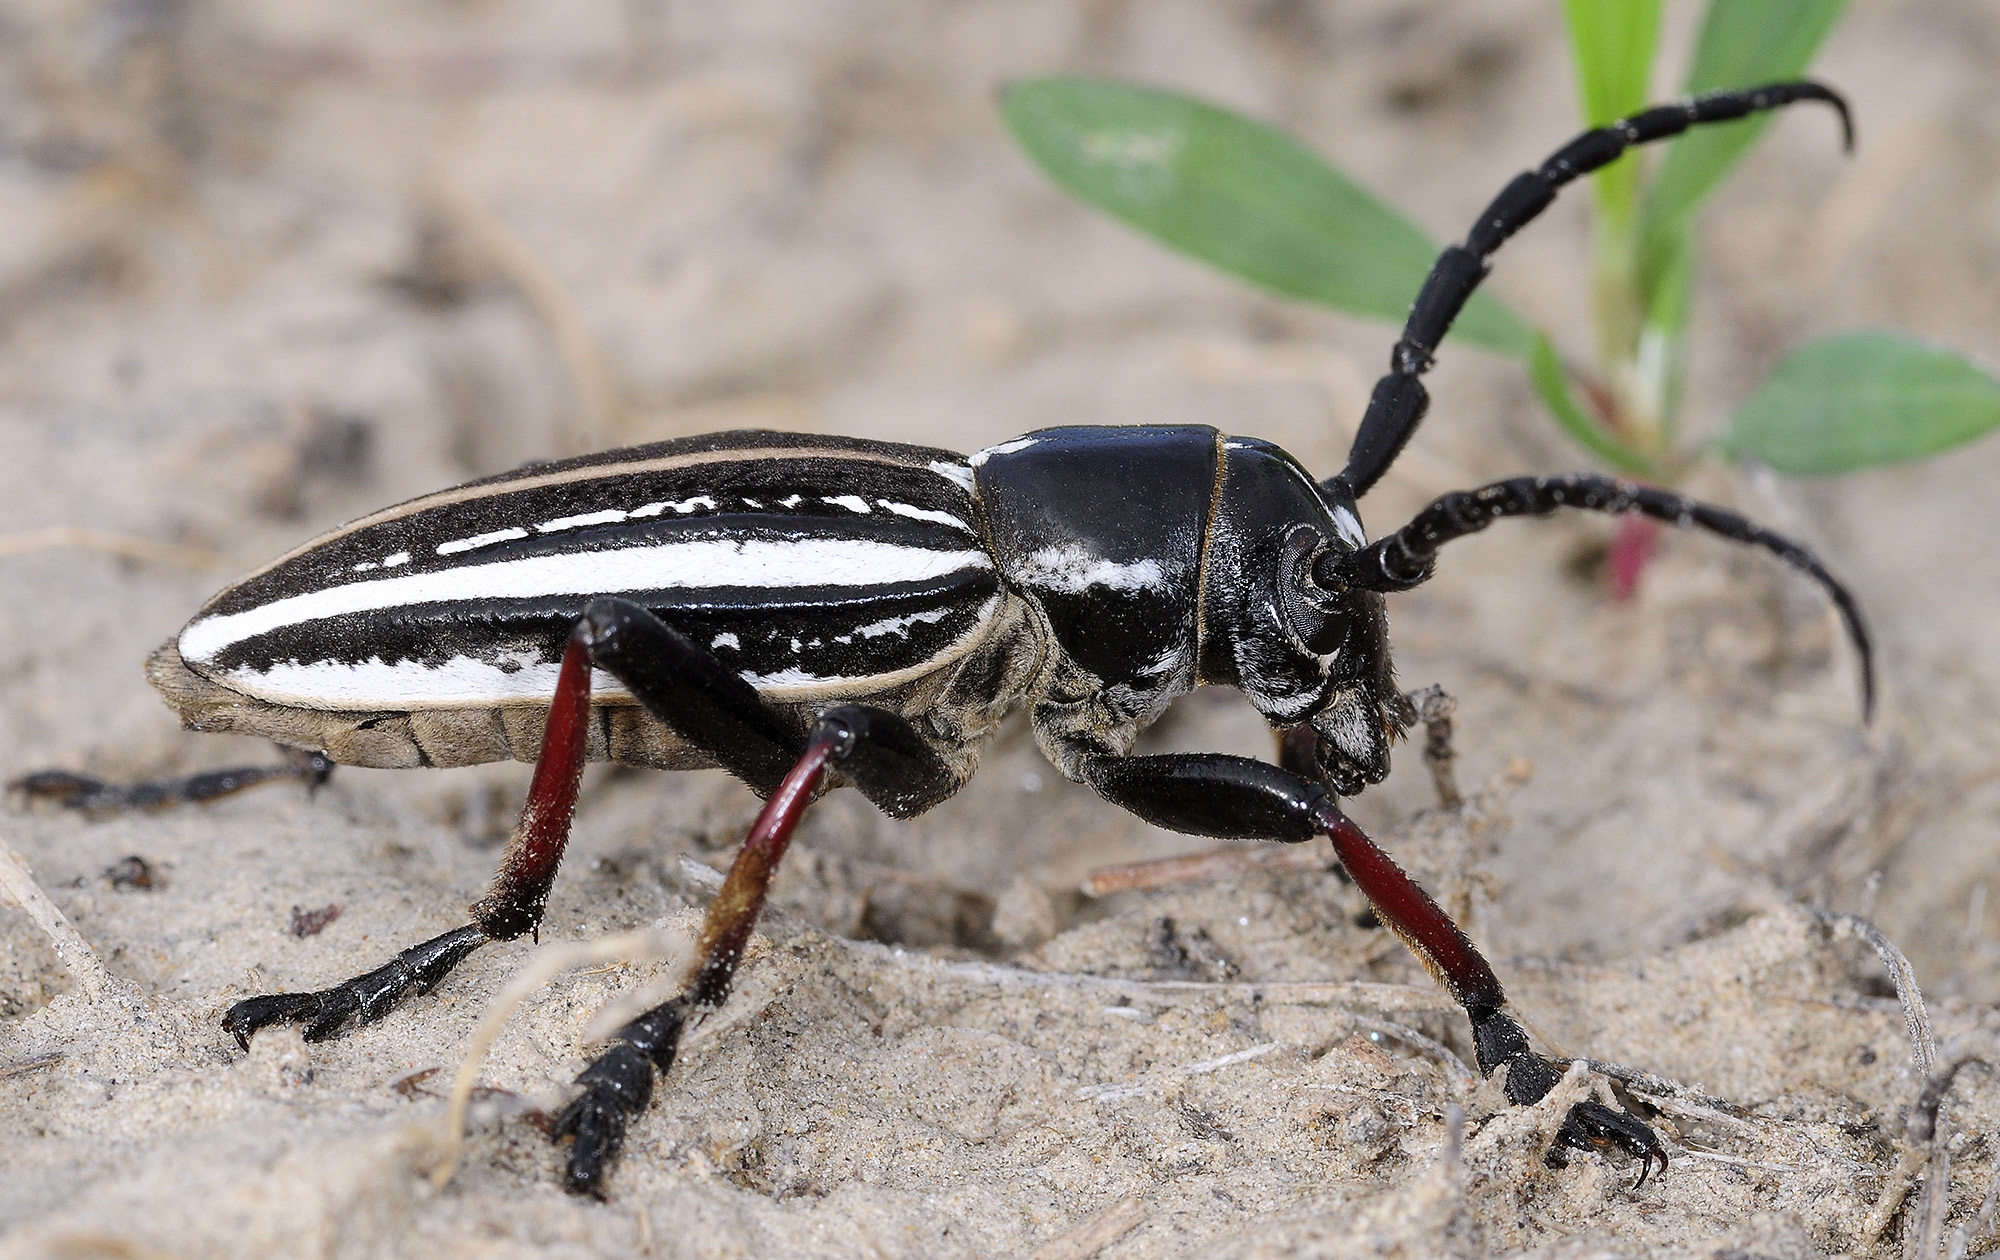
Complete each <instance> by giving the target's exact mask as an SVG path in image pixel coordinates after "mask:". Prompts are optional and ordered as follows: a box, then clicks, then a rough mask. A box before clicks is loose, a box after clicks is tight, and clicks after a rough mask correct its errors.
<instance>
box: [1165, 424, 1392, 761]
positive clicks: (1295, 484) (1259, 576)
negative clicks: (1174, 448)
mask: <svg viewBox="0 0 2000 1260" xmlns="http://www.w3.org/2000/svg"><path fill="white" fill-rule="evenodd" d="M1366 541H1367V540H1366V537H1365V536H1364V535H1363V534H1362V532H1361V521H1360V518H1359V517H1358V516H1357V515H1356V514H1355V511H1354V501H1353V498H1352V496H1350V495H1348V494H1346V493H1345V492H1344V491H1343V490H1341V489H1340V488H1339V486H1338V485H1337V484H1336V485H1335V486H1333V487H1332V488H1331V489H1330V490H1328V489H1322V488H1321V487H1320V486H1318V485H1316V484H1315V483H1314V482H1313V480H1312V478H1311V477H1310V476H1308V475H1307V473H1306V471H1305V470H1304V469H1303V468H1301V467H1300V466H1299V464H1298V463H1297V461H1295V460H1293V459H1292V457H1291V456H1289V455H1287V454H1285V452H1284V451H1282V450H1280V449H1278V448H1277V447H1275V446H1273V445H1271V444H1270V443H1268V442H1261V441H1257V440H1254V439H1248V438H1230V439H1228V441H1227V442H1226V443H1225V444H1224V448H1223V468H1222V477H1221V486H1220V491H1219V494H1218V497H1217V500H1216V504H1215V509H1214V513H1213V516H1212V518H1211V524H1210V530H1209V537H1208V548H1207V556H1206V565H1205V568H1206V574H1205V581H1204V583H1203V613H1202V657H1201V669H1202V680H1203V681H1204V682H1214V683H1225V684H1228V685H1230V686H1234V687H1236V688H1237V689H1238V690H1240V691H1242V692H1243V694H1244V695H1245V696H1247V697H1248V698H1249V699H1250V702H1251V703H1252V704H1254V705H1256V706H1257V709H1258V711H1259V712H1261V713H1262V714H1263V715H1264V717H1265V719H1266V720H1268V721H1269V722H1270V723H1271V725H1272V726H1273V727H1276V728H1278V729H1280V730H1286V729H1291V728H1295V727H1300V726H1311V727H1312V729H1313V731H1314V732H1315V733H1316V734H1317V736H1318V743H1317V749H1318V754H1317V755H1318V760H1319V764H1320V768H1321V769H1322V770H1323V771H1324V772H1325V773H1326V776H1327V778H1328V779H1329V781H1331V783H1332V784H1333V786H1334V789H1335V790H1336V791H1337V792H1339V793H1340V794H1341V795H1343V796H1352V795H1354V794H1355V793H1357V792H1359V791H1360V790H1361V789H1362V788H1363V787H1365V786H1366V785H1368V784H1370V783H1379V782H1381V781H1382V779H1383V778H1384V777H1386V776H1387V775H1388V773H1389V745H1390V743H1391V741H1393V740H1395V739H1396V738H1398V737H1400V736H1401V734H1402V732H1403V708H1404V706H1403V703H1402V696H1401V693H1400V692H1398V691H1397V689H1396V682H1395V671H1394V667H1393V666H1392V664H1391V662H1390V658H1389V641H1388V620H1387V618H1386V616H1385V614H1384V611H1383V604H1382V596H1381V595H1379V594H1377V593H1375V592H1373V591H1361V590H1355V589H1352V588H1349V587H1345V586H1340V587H1328V586H1325V585H1322V584H1321V583H1320V581H1319V580H1318V579H1317V578H1316V577H1315V576H1314V570H1315V566H1316V565H1317V564H1318V562H1319V561H1320V560H1321V559H1322V558H1323V557H1325V556H1327V555H1328V554H1329V553H1332V554H1333V555H1342V554H1346V553H1347V552H1351V551H1354V550H1356V549H1358V548H1360V547H1361V546H1363V545H1364V544H1365V543H1366ZM1319 567H1320V569H1321V571H1322V572H1324V571H1325V570H1326V569H1327V568H1330V567H1331V566H1319Z"/></svg>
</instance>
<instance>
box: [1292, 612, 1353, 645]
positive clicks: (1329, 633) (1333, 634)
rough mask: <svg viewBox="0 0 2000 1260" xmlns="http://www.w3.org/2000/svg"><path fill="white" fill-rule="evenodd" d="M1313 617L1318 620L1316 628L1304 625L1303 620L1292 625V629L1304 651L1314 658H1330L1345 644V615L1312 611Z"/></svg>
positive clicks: (1343, 613)
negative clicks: (1304, 646) (1303, 646)
mask: <svg viewBox="0 0 2000 1260" xmlns="http://www.w3.org/2000/svg"><path fill="white" fill-rule="evenodd" d="M1313 616H1314V617H1317V618H1318V620H1319V624H1318V625H1317V626H1313V625H1310V624H1309V623H1306V621H1305V619H1303V618H1301V619H1300V620H1299V621H1297V622H1294V623H1293V626H1292V628H1293V630H1295V631H1296V632H1297V633H1298V636H1299V642H1301V643H1303V644H1305V645H1306V650H1307V651H1308V652H1311V653H1312V654H1313V655H1314V656H1330V655H1332V654H1333V653H1334V652H1337V651H1339V650H1340V645H1341V644H1343V643H1345V642H1347V622H1348V617H1347V614H1346V613H1345V612H1340V611H1333V612H1320V611H1319V610H1318V609H1314V610H1313Z"/></svg>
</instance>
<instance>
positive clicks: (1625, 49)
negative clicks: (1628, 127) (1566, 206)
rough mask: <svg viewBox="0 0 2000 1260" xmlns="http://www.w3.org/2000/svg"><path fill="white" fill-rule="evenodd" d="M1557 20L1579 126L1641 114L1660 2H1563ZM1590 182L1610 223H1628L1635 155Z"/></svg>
mask: <svg viewBox="0 0 2000 1260" xmlns="http://www.w3.org/2000/svg"><path fill="white" fill-rule="evenodd" d="M1563 16H1564V17H1565V18H1566V19H1567V20H1568V23H1569V46H1570V54H1571V56H1572V57H1573V58H1574V60H1575V62H1576V81H1577V91H1578V93H1579V95H1581V96H1582V98H1583V113H1584V121H1585V122H1587V123H1588V124H1589V125H1591V126H1593V127H1602V126H1603V125H1604V124H1605V123H1608V122H1611V121H1612V120H1614V119H1618V118H1623V117H1625V116H1626V115H1627V114H1633V113H1637V112H1638V111H1639V110H1640V109H1642V108H1643V107H1644V106H1645V104H1646V100H1647V89H1648V87H1649V84H1650V82H1651V79H1652V70H1653V49H1654V46H1655V45H1656V44H1657V43H1658V40H1659V34H1660V0H1563ZM1595 181H1596V187H1597V204H1598V208H1599V209H1600V210H1601V211H1602V212H1603V213H1604V214H1605V215H1606V216H1608V217H1609V218H1610V219H1611V220H1612V221H1613V222H1616V223H1626V222H1629V221H1630V220H1631V218H1632V214H1633V211H1634V209H1635V208H1636V206H1637V203H1638V195H1639V164H1638V157H1637V155H1636V154H1630V153H1628V154H1626V155H1625V156H1624V157H1621V158H1619V159H1618V160H1617V161H1616V162H1614V163H1612V164H1611V165H1610V166H1608V167H1605V168H1604V169H1603V170H1601V171H1599V172H1597V174H1596V176H1595Z"/></svg>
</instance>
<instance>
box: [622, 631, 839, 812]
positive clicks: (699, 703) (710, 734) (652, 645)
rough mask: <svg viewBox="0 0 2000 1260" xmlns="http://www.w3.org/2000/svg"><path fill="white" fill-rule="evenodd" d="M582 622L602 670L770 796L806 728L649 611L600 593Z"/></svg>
mask: <svg viewBox="0 0 2000 1260" xmlns="http://www.w3.org/2000/svg"><path fill="white" fill-rule="evenodd" d="M583 624H584V634H585V636H586V638H587V640H588V642H589V644H590V658H591V660H593V661H595V662H596V663H597V665H598V667H599V668H600V669H603V670H605V671H606V672H608V673H610V674H613V675H615V676H616V677H617V679H618V680H619V681H620V682H622V683H624V684H625V686H626V687H627V688H628V689H630V690H631V692H632V694H633V695H634V696H636V697H637V698H638V700H639V703H641V704H643V705H645V706H646V710H647V712H649V713H651V714H652V715H653V716H654V717H656V718H658V719H659V720H660V721H661V722H663V723H665V725H666V727H667V729H668V730H670V731H672V732H673V733H674V734H676V735H678V736H680V737H681V738H682V739H684V740H686V741H688V742H689V743H690V744H693V745H694V746H695V747H696V748H699V749H701V750H702V751H703V752H705V753H707V754H708V755H709V756H711V757H713V758H714V759H715V760H716V762H717V763H718V764H719V765H721V766H722V768H723V769H725V770H727V771H729V772H730V773H731V774H733V775H735V776H736V777H737V778H739V779H741V780H743V781H744V782H745V783H747V784H749V785H750V787H751V790H753V791H755V792H756V793H757V794H758V795H759V796H769V795H770V794H771V793H772V792H773V791H774V790H775V789H776V788H777V786H778V783H779V781H780V780H782V779H783V778H784V777H785V772H786V771H787V770H789V769H791V767H792V763H794V762H796V761H797V760H798V759H799V753H800V752H801V751H802V750H803V749H804V748H805V737H804V732H802V731H800V730H798V729H797V728H796V727H795V726H793V725H792V724H791V723H790V722H788V721H787V720H786V719H785V718H783V717H782V716H780V715H779V714H778V713H777V712H775V711H774V710H772V709H771V707H770V706H768V705H766V704H765V703H764V699H763V697H761V696H759V695H758V694H757V690H756V688H754V687H752V686H751V685H750V684H749V683H747V682H744V681H743V679H742V678H741V677H740V676H739V675H738V674H737V673H736V672H735V671H734V670H731V669H730V668H729V667H728V666H727V665H724V664H723V663H722V662H721V661H720V660H717V659H716V657H715V655H714V654H713V653H711V652H709V651H708V650H706V649H705V648H702V647H701V646H699V645H698V644H696V643H695V642H694V640H692V639H690V638H688V637H687V636H686V635H684V634H682V633H681V632H680V631H678V630H676V629H674V628H673V627H672V626H670V625H668V624H667V623H666V622H664V621H661V620H660V619H659V618H658V617H655V616H654V615H653V614H652V613H650V612H648V611H646V610H645V609H644V608H641V607H640V606H639V605H637V604H634V603H632V602H630V601H629V600H623V599H611V598H605V599H599V600H594V601H592V602H591V605H590V607H589V608H587V609H585V610H584V614H583Z"/></svg>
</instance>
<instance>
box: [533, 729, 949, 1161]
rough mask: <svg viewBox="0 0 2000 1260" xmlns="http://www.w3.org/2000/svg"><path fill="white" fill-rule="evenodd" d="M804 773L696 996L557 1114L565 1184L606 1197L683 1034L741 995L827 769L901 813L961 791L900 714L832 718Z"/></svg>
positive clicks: (760, 824)
mask: <svg viewBox="0 0 2000 1260" xmlns="http://www.w3.org/2000/svg"><path fill="white" fill-rule="evenodd" d="M802 742H803V745H804V746H803V748H802V750H801V751H800V753H799V756H798V757H797V759H796V760H795V762H794V763H793V765H792V766H791V767H790V768H789V769H788V770H787V771H786V773H785V775H784V776H783V777H782V778H781V779H780V780H779V782H778V783H777V784H776V785H775V786H774V788H773V790H772V791H771V793H770V797H769V799H768V800H767V801H766V802H765V804H764V809H763V811H762V812H761V813H759V814H758V815H757V821H756V822H755V823H754V824H752V826H751V828H750V834H749V836H748V838H746V839H745V840H744V841H743V847H742V849H740V850H738V852H737V854H736V861H735V863H734V864H732V865H731V866H730V868H729V875H728V877H727V878H726V879H725V880H724V881H723V884H722V891H721V892H720V893H718V894H716V898H715V900H714V902H712V903H711V904H710V905H709V908H708V914H707V916H706V917H705V918H704V919H703V920H702V926H701V937H700V940H699V941H698V942H697V944H696V946H695V961H694V973H693V977H692V979H691V980H690V981H689V984H688V988H687V991H686V992H684V993H682V994H681V995H680V996H678V997H676V998H674V999H672V1000H671V1001H668V1002H665V1003H663V1004H661V1005H660V1006H657V1007H655V1008H654V1009H652V1010H650V1011H648V1012H646V1013H645V1014H644V1015H641V1016H640V1017H639V1018H638V1019H635V1020H633V1021H632V1022H631V1023H629V1024H627V1025H625V1027H623V1028H621V1029H619V1030H618V1031H617V1032H616V1033H614V1034H613V1035H612V1039H611V1047H610V1049H608V1050H606V1051H605V1052H604V1053H603V1054H601V1055H599V1056H598V1057H597V1059H596V1060H595V1061H594V1062H593V1063H591V1065H590V1066H589V1067H587V1068H585V1069H584V1071H583V1073H582V1075H580V1076H578V1077H577V1078H576V1083H577V1084H578V1085H581V1086H582V1087H583V1090H582V1092H581V1093H579V1094H578V1095H577V1096H576V1098H575V1099H574V1100H573V1101H572V1102H571V1103H570V1104H569V1106H567V1107H565V1108H564V1109H563V1112H562V1114H561V1115H559V1116H558V1117H556V1122H555V1126H554V1128H553V1130H552V1131H551V1132H552V1133H553V1135H554V1136H555V1137H557V1138H564V1137H573V1138H574V1139H575V1145H573V1146H572V1147H571V1148H570V1153H569V1169H568V1171H567V1172H566V1173H565V1175H564V1185H566V1186H567V1187H568V1188H569V1190H570V1191H571V1192H572V1193H576V1194H602V1193H603V1192H604V1174H605V1172H606V1170H607V1169H608V1168H609V1166H610V1163H611V1161H612V1160H613V1159H615V1158H616V1157H617V1155H618V1150H619V1147H620V1145H621V1144H622V1143H623V1142H624V1140H625V1128H626V1126H627V1125H628V1124H629V1123H630V1122H631V1119H632V1117H634V1116H636V1115H638V1114H639V1113H640V1112H642V1111H644V1110H645V1109H646V1104H647V1103H648V1102H649V1101H650V1100H651V1099H652V1096H653V1083H654V1079H655V1077H656V1076H657V1075H659V1074H663V1073H665V1072H666V1071H667V1070H668V1069H670V1068H671V1067H672V1066H673V1063H674V1056H675V1054H676V1053H677V1052H678V1050H679V1048H680V1039H681V1033H682V1031H683V1030H684V1029H685V1028H686V1026H687V1025H688V1023H689V1022H690V1021H692V1020H695V1019H699V1018H700V1017H701V1016H703V1015H705V1014H707V1013H708V1012H710V1011H712V1010H714V1009H716V1008H717V1007H719V1006H721V1005H722V1003H723V1002H724V1001H725V1000H727V998H728V997H729V990H730V986H731V985H732V984H733V983H734V982H735V979H736V968H737V965H738V963H740V962H741V961H742V958H743V950H744V948H745V946H747V945H748V944H749V942H750V933H751V932H752V930H754V929H755V927H756V925H757V917H758V915H759V914H760V913H761V912H762V910H763V908H764V895H765V893H766V891H767V890H768V889H769V888H770V885H771V879H772V877H773V876H775V875H776V874H777V870H778V862H779V860H780V859H782V858H783V857H784V854H785V848H786V846H787V845H788V844H790V843H791V837H792V832H793V831H794V830H795V829H796V828H797V826H798V823H799V819H801V818H802V817H804V816H805V811H806V807H807V806H808V805H810V804H811V803H812V800H813V798H814V797H815V796H816V795H817V794H818V792H819V790H820V789H821V788H822V787H823V786H824V785H825V783H826V778H827V772H828V771H829V770H830V769H833V768H838V770H839V773H840V774H841V776H842V777H844V778H846V779H847V780H848V781H849V782H851V783H853V784H854V785H855V786H856V787H858V788H860V789H861V790H862V792H864V793H865V794H866V795H867V796H868V798H869V799H870V800H872V801H874V802H875V803H876V804H878V805H881V806H882V807H883V808H884V809H886V810H889V811H890V812H895V811H897V810H902V811H905V812H916V811H917V810H919V809H922V808H925V807H927V806H928V805H929V804H934V803H935V802H936V801H938V800H940V799H942V798H943V797H944V796H946V795H949V794H950V792H951V790H952V788H954V787H955V786H956V782H955V781H954V780H953V779H952V777H951V776H950V774H949V773H948V772H947V771H946V769H945V767H944V765H943V763H941V762H940V761H939V760H938V759H937V756H936V754H934V753H932V752H931V750H930V748H929V746H928V745H926V744H925V743H924V742H923V740H922V739H921V738H919V737H918V734H917V732H916V730H915V729H914V728H913V727H911V726H910V724H909V723H908V722H906V721H904V720H903V719H902V718H900V717H898V716H897V715H895V714H893V713H889V712H886V711H884V710H881V709H871V708H868V707H866V706H863V705H840V706H838V707H836V708H832V709H829V710H827V711H826V712H825V713H823V714H821V715H820V717H819V719H818V720H817V721H815V722H814V723H813V726H812V729H811V730H810V731H808V732H807V733H806V738H805V739H804V740H803V741H802Z"/></svg>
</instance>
